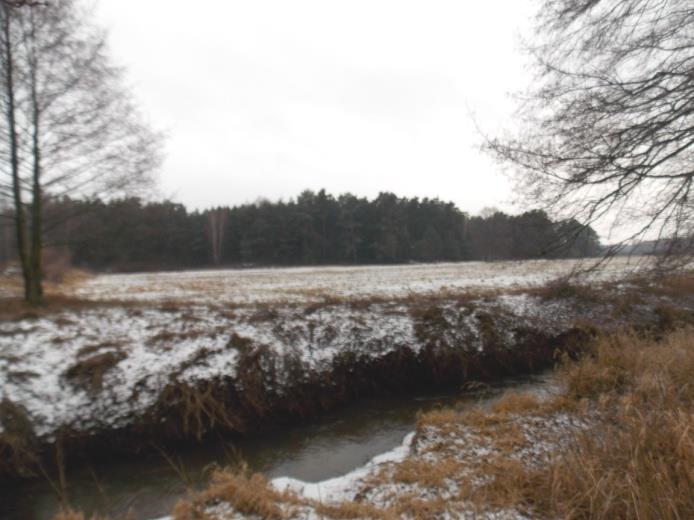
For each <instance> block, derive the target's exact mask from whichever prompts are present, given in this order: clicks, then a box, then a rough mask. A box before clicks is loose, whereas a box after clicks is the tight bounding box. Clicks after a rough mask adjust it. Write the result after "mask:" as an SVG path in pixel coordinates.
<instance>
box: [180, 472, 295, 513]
mask: <svg viewBox="0 0 694 520" xmlns="http://www.w3.org/2000/svg"><path fill="white" fill-rule="evenodd" d="M220 503H225V504H229V505H230V506H232V507H233V508H234V510H236V511H238V512H239V513H241V514H245V515H257V516H259V517H260V518H263V519H270V520H278V519H283V518H291V517H290V516H288V515H287V513H286V512H285V511H284V510H283V508H281V507H280V506H279V505H278V504H280V503H289V504H296V503H298V499H296V498H295V497H294V496H292V495H291V494H288V493H281V492H279V491H276V490H274V489H272V488H271V487H270V486H269V485H268V482H267V480H266V479H265V478H264V477H263V476H262V475H259V474H254V475H248V474H247V473H246V472H243V471H242V472H240V473H231V472H229V471H215V472H214V473H213V474H212V478H211V481H210V486H209V487H208V488H207V489H206V490H205V491H203V492H201V493H199V494H197V495H196V496H195V497H194V498H193V499H191V500H190V501H186V500H183V501H180V502H179V503H178V504H177V505H176V507H175V508H174V511H173V518H174V520H202V519H205V518H209V515H208V514H207V509H208V508H209V507H210V506H211V505H215V504H220Z"/></svg>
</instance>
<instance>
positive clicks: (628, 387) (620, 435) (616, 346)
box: [527, 329, 694, 519]
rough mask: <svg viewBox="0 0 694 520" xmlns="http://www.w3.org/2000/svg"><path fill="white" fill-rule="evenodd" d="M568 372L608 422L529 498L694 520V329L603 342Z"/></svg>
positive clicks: (591, 514)
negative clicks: (663, 335) (654, 337)
mask: <svg viewBox="0 0 694 520" xmlns="http://www.w3.org/2000/svg"><path fill="white" fill-rule="evenodd" d="M562 378H563V380H564V381H565V382H566V385H567V392H568V394H569V396H570V397H571V398H573V399H585V398H590V399H595V400H597V401H598V402H599V403H600V406H601V408H602V409H603V410H604V412H605V415H604V420H602V421H600V422H599V424H598V426H597V427H596V428H593V429H591V431H590V432H587V433H586V434H583V435H580V436H579V438H578V441H577V442H576V444H575V445H574V446H573V448H572V449H570V450H569V451H568V452H567V453H565V454H563V455H562V456H560V457H558V458H557V459H556V460H555V461H554V463H553V464H552V465H551V466H550V467H549V468H547V470H546V471H545V472H544V473H543V474H540V475H535V480H536V482H537V488H536V489H534V490H533V492H531V493H530V494H529V496H528V497H527V498H528V499H529V500H530V501H531V502H533V503H534V504H535V506H536V507H538V509H539V510H540V511H542V512H544V513H547V514H549V515H550V516H560V517H562V518H597V519H612V518H638V519H660V518H662V519H686V518H694V330H692V329H684V330H679V331H675V332H673V333H671V334H669V335H667V336H665V337H664V338H663V339H662V340H661V341H658V342H656V341H654V340H653V339H649V338H643V337H638V336H635V335H634V334H629V333H623V334H618V335H613V336H609V337H604V338H601V339H600V340H599V341H598V342H597V344H596V345H595V348H594V350H593V352H592V355H590V356H588V357H586V358H584V359H583V360H581V361H579V362H577V363H572V364H569V365H567V366H565V367H564V370H563V374H562Z"/></svg>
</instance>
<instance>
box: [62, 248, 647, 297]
mask: <svg viewBox="0 0 694 520" xmlns="http://www.w3.org/2000/svg"><path fill="white" fill-rule="evenodd" d="M577 265H578V266H580V265H581V264H577V261H576V260H529V261H507V262H461V263H442V264H415V265H397V266H360V267H299V268H282V269H244V270H238V269H228V270H218V271H182V272H166V273H142V274H112V275H99V276H96V277H93V278H90V279H87V280H84V281H83V282H81V283H78V284H75V285H73V286H71V287H70V289H69V293H70V294H71V295H74V296H78V297H84V298H90V299H97V300H100V299H117V300H136V301H159V300H177V301H189V302H197V303H208V302H217V303H219V302H224V303H231V302H234V303H239V304H245V303H270V302H280V301H283V302H311V301H321V300H323V299H324V298H326V297H338V298H359V297H370V296H378V297H386V298H387V297H402V296H407V295H408V294H426V293H433V292H439V291H457V290H461V289H490V288H500V289H504V288H514V287H530V286H534V285H539V284H543V283H545V282H547V281H548V280H551V279H553V278H556V277H559V276H562V275H566V274H568V273H570V272H571V271H572V269H575V268H576V267H577ZM586 265H589V264H583V267H585V266H586ZM639 265H643V258H640V257H639V258H635V257H634V258H631V259H628V258H617V259H615V260H613V261H612V262H610V263H609V264H608V265H606V266H603V267H601V269H600V270H599V272H597V273H595V274H594V275H592V276H593V278H594V279H600V280H607V279H615V278H618V277H620V276H623V275H624V274H627V273H629V272H630V271H633V270H635V269H637V267H638V266H639Z"/></svg>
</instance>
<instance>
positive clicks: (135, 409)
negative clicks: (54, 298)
mask: <svg viewBox="0 0 694 520" xmlns="http://www.w3.org/2000/svg"><path fill="white" fill-rule="evenodd" d="M257 314H258V311H257V310H256V309H254V308H247V309H235V310H234V311H226V310H224V309H221V310H220V309H218V308H215V309H213V308H209V307H205V306H192V307H181V308H177V307H166V308H156V307H153V308H146V307H142V308H138V307H112V306H105V307H99V306H97V307H94V308H88V309H84V310H80V311H76V312H68V311H65V312H61V313H58V314H55V315H52V316H49V317H43V318H39V319H34V320H21V321H18V322H2V323H0V401H2V400H3V399H9V400H11V401H12V402H14V403H15V404H18V405H21V406H22V407H24V408H25V409H26V411H27V413H28V415H29V417H30V418H31V421H32V423H33V425H34V428H35V433H36V434H37V435H38V436H39V437H42V436H49V437H50V435H52V434H53V433H54V432H55V431H56V430H57V429H58V428H60V427H61V426H69V427H70V428H72V429H74V430H77V431H90V430H98V429H104V428H117V427H121V426H124V425H127V424H128V423H130V422H132V421H133V420H134V419H136V418H137V416H138V415H141V414H142V413H144V412H145V411H146V410H147V409H148V408H150V407H151V406H152V405H154V403H155V402H156V400H157V398H158V396H159V394H160V393H161V391H162V390H163V389H164V388H165V387H166V386H167V385H168V384H169V383H171V382H172V381H176V382H185V383H191V384H194V383H196V382H199V381H214V380H215V379H234V378H235V377H236V370H237V364H238V362H239V358H240V355H241V350H240V349H241V348H242V347H243V345H238V344H239V343H243V342H244V341H245V342H248V344H249V345H250V346H249V347H248V348H252V347H253V346H263V347H265V348H267V349H269V350H270V351H271V352H272V353H273V354H275V355H276V357H277V358H278V359H292V360H295V361H297V362H299V363H300V364H301V366H302V367H304V369H305V370H306V371H321V370H328V369H329V368H330V363H331V362H332V360H333V359H334V358H335V356H337V355H339V354H345V353H346V352H354V353H356V354H358V355H359V356H362V357H378V356H382V355H385V354H386V353H388V352H389V351H392V350H393V349H395V348H399V347H401V346H402V345H415V344H416V342H415V340H414V333H413V328H412V320H411V318H410V316H409V315H408V313H407V310H406V309H404V308H403V307H401V306H398V305H378V306H372V307H371V308H370V309H369V312H363V311H361V312H360V311H358V310H354V309H351V308H349V307H346V306H330V307H326V308H321V309H318V310H315V311H314V312H312V313H311V314H310V315H308V316H307V315H305V310H304V309H296V308H282V309H277V310H273V313H272V314H271V315H270V316H269V317H258V316H257ZM232 337H235V338H237V341H236V342H234V341H230V339H231V338H232ZM239 340H240V341H239ZM104 363H105V366H103V367H102V368H100V367H99V364H104ZM81 367H82V368H81ZM281 376H282V374H281V373H279V374H278V377H279V378H278V380H277V381H276V383H278V384H279V386H280V388H277V389H276V390H277V391H281V390H282V388H281V386H282V384H283V381H282V379H281ZM0 431H2V429H1V428H0Z"/></svg>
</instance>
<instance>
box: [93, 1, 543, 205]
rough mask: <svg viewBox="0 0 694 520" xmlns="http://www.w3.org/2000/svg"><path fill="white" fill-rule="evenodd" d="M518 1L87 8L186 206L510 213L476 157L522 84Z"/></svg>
mask: <svg viewBox="0 0 694 520" xmlns="http://www.w3.org/2000/svg"><path fill="white" fill-rule="evenodd" d="M532 8H533V5H532V3H531V1H530V0H513V1H509V0H486V1H484V2H463V1H460V0H451V1H440V0H427V1H424V0H420V1H404V0H368V1H360V0H356V1H355V0H351V1H339V2H338V1H335V0H313V1H304V0H292V1H287V0H275V1H268V0H244V1H232V0H225V1H222V0H196V1H195V2H191V1H190V0H186V1H183V0H147V1H142V0H97V2H96V7H95V13H96V16H97V20H98V22H99V23H100V24H101V25H103V26H104V27H105V28H106V29H108V31H109V35H110V46H111V51H112V55H113V57H114V59H115V61H116V62H117V63H119V64H121V65H123V66H125V67H126V69H127V79H128V82H129V84H130V85H131V86H132V89H133V92H134V94H135V96H136V98H137V99H138V101H139V102H140V104H141V105H142V108H143V111H144V112H145V114H146V115H147V117H148V118H149V119H150V120H151V123H152V124H153V126H155V127H156V128H158V129H161V130H164V131H166V132H167V133H168V136H169V137H168V141H167V145H166V161H165V163H164V167H163V169H162V172H161V176H160V181H161V182H160V184H161V193H162V195H163V196H166V197H169V198H172V199H173V200H176V201H179V202H183V203H185V204H186V205H188V206H190V207H196V208H204V207H208V206H212V205H220V204H237V203H243V202H252V201H254V200H256V199H258V198H259V197H263V198H269V199H273V200H274V199H278V198H285V199H286V198H289V197H293V196H296V195H298V193H299V192H300V191H301V190H303V189H307V188H308V189H314V190H318V189H320V188H325V189H326V190H328V191H329V192H331V193H335V194H337V193H341V192H345V191H349V192H352V193H355V194H357V195H365V196H368V197H373V196H375V195H377V194H378V192H379V191H393V192H395V193H396V194H398V195H401V196H419V197H440V198H442V199H445V200H452V201H454V202H455V203H457V204H458V205H459V207H460V208H461V209H463V210H466V211H469V212H472V213H475V212H477V211H479V210H480V209H481V208H483V207H485V206H491V205H494V206H497V207H502V208H504V209H507V210H509V209H512V206H511V205H510V203H511V202H512V199H513V194H512V191H511V189H510V185H509V182H508V181H507V180H506V179H505V177H504V176H503V175H502V174H501V173H500V172H499V168H498V166H497V165H495V164H494V163H493V161H492V160H491V159H490V158H489V157H487V156H485V155H483V154H481V153H480V151H479V141H480V138H479V136H478V135H477V132H476V130H475V124H474V122H473V118H472V117H471V112H472V113H474V115H475V118H474V119H475V120H477V122H478V123H479V124H480V126H481V127H482V128H484V130H485V131H494V130H496V129H498V128H499V127H500V125H504V124H505V123H506V122H507V121H508V118H509V117H510V115H511V114H512V111H513V106H514V105H513V103H512V101H511V99H510V98H509V96H508V94H509V93H510V92H513V91H517V90H518V89H522V88H523V87H524V85H525V84H526V82H527V81H528V74H527V72H525V71H524V64H525V63H526V61H525V58H524V57H523V55H522V53H521V52H520V43H519V41H520V36H521V35H522V34H524V31H527V29H528V27H529V23H530V18H531V16H532V12H533V11H532Z"/></svg>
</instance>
